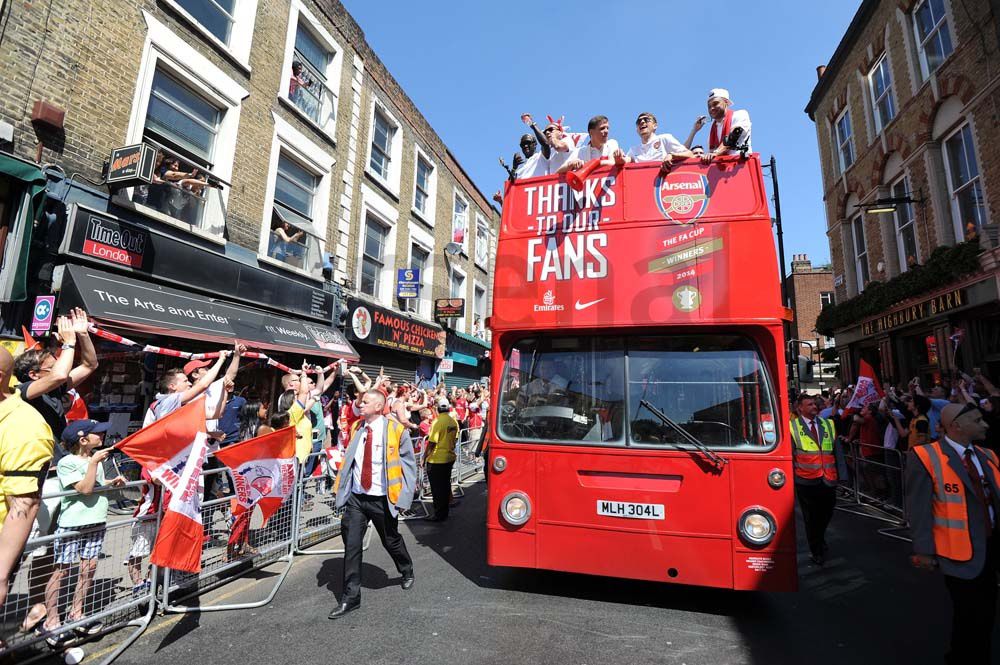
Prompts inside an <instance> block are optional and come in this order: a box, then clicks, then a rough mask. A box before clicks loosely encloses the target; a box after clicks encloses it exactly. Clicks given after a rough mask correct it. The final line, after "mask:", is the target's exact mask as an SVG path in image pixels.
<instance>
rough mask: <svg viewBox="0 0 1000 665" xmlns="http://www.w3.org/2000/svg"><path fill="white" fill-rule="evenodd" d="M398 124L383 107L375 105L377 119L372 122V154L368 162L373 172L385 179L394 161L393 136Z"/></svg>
mask: <svg viewBox="0 0 1000 665" xmlns="http://www.w3.org/2000/svg"><path fill="white" fill-rule="evenodd" d="M396 129H397V128H396V126H395V125H394V124H393V123H392V121H390V120H389V117H388V116H387V115H386V114H385V112H384V111H382V109H381V108H379V107H375V119H374V121H373V122H372V154H371V159H370V160H369V162H368V165H369V167H370V168H371V170H372V172H374V173H375V174H376V175H378V176H379V177H380V178H382V179H383V180H388V179H389V167H390V165H391V162H392V138H393V135H394V134H395V133H396Z"/></svg>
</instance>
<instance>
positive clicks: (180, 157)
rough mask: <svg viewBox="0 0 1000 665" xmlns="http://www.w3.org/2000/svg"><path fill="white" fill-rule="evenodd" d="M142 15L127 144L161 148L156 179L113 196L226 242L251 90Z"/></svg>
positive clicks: (146, 14) (120, 200)
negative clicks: (143, 31) (242, 120)
mask: <svg viewBox="0 0 1000 665" xmlns="http://www.w3.org/2000/svg"><path fill="white" fill-rule="evenodd" d="M251 4H254V5H255V4H256V3H255V2H252V3H251ZM241 6H243V3H242V1H241ZM141 14H142V17H143V20H144V21H145V23H146V30H147V32H146V41H145V44H144V46H143V50H142V57H141V59H140V63H139V73H138V75H137V76H136V83H135V86H136V87H135V97H134V101H133V103H132V109H131V114H130V116H129V124H128V130H127V132H126V135H125V136H124V137H123V142H124V144H126V145H128V144H133V143H140V142H144V143H148V144H150V145H153V146H154V147H155V148H156V149H157V155H156V162H155V168H154V175H155V179H154V181H153V182H152V183H150V184H148V185H139V186H136V187H131V188H128V189H124V190H120V191H118V192H117V193H115V195H114V196H115V198H116V200H117V201H118V202H119V204H122V205H125V204H129V205H132V206H133V207H135V208H136V209H137V210H139V211H140V212H142V213H143V214H145V215H147V216H149V217H153V218H156V219H159V220H160V221H162V222H164V223H167V224H172V225H174V226H179V227H181V228H184V229H185V230H189V231H191V232H193V233H196V234H198V235H201V236H203V237H205V238H207V239H209V240H211V241H214V242H224V240H225V227H226V201H227V199H228V195H229V191H228V189H229V185H228V184H227V183H228V181H230V180H232V173H233V158H234V156H235V153H236V139H237V134H238V130H239V120H240V107H241V102H242V100H243V99H244V98H246V97H247V95H249V94H250V93H249V92H248V91H247V90H246V89H245V88H243V87H242V86H240V85H239V83H237V82H236V81H235V80H234V79H233V78H232V77H231V76H229V74H227V73H226V72H225V71H223V70H222V69H220V68H219V67H218V66H216V65H215V64H214V63H213V62H212V61H211V60H209V59H208V58H207V57H205V56H204V55H203V54H202V53H200V52H198V51H197V50H195V49H194V48H193V47H192V46H191V44H189V43H188V41H187V40H186V39H184V38H182V37H181V36H180V35H178V34H177V33H175V32H174V31H173V30H171V29H170V28H169V27H168V26H166V25H165V24H164V23H162V22H161V21H160V20H159V19H157V18H156V17H155V16H153V15H152V14H150V13H149V12H147V11H145V10H142V12H141Z"/></svg>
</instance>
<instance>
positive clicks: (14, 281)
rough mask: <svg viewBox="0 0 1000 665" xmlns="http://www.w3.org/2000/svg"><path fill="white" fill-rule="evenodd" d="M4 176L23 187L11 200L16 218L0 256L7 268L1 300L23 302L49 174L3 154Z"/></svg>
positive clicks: (0, 282)
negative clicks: (36, 228) (35, 221)
mask: <svg viewBox="0 0 1000 665" xmlns="http://www.w3.org/2000/svg"><path fill="white" fill-rule="evenodd" d="M0 174H3V175H5V176H7V177H9V178H13V179H15V180H18V181H19V183H18V184H19V185H20V186H19V187H15V188H14V189H13V191H14V192H15V195H14V196H11V197H10V201H11V207H12V208H13V212H12V213H10V214H12V215H16V218H15V219H14V221H13V223H12V224H11V226H10V229H9V232H8V235H7V239H6V242H5V243H4V245H5V247H4V255H3V256H2V257H0V263H2V264H3V265H4V266H5V269H4V271H3V275H2V276H0V301H3V302H19V301H22V300H24V299H25V298H26V297H27V275H28V251H29V249H30V248H31V230H32V227H33V226H34V220H35V219H37V217H38V214H39V212H40V211H41V209H42V204H43V202H44V201H45V174H44V173H42V171H41V169H39V168H38V165H37V164H33V163H31V162H28V161H25V160H23V159H19V158H17V157H14V156H13V155H7V154H3V153H0ZM0 221H2V220H0Z"/></svg>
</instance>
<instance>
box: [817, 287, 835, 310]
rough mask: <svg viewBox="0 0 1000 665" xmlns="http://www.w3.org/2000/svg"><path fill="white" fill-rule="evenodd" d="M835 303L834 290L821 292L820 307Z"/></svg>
mask: <svg viewBox="0 0 1000 665" xmlns="http://www.w3.org/2000/svg"><path fill="white" fill-rule="evenodd" d="M832 304H833V291H821V292H820V294H819V306H820V309H822V308H824V307H826V306H827V305H832Z"/></svg>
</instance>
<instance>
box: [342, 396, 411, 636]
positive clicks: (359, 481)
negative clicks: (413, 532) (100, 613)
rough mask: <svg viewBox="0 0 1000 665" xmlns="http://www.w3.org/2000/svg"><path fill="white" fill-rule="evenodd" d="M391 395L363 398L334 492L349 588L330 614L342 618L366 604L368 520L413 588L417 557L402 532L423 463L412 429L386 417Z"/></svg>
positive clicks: (405, 583)
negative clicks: (363, 576) (364, 573)
mask: <svg viewBox="0 0 1000 665" xmlns="http://www.w3.org/2000/svg"><path fill="white" fill-rule="evenodd" d="M385 401H386V398H385V395H384V394H382V393H381V392H380V391H378V390H369V391H368V392H366V393H365V394H364V396H362V398H361V420H358V421H356V422H355V423H354V425H352V427H351V429H352V431H351V436H350V443H349V444H348V445H347V450H346V451H344V461H343V463H342V464H341V466H340V471H339V472H338V473H337V480H336V481H335V484H334V488H333V493H334V495H335V496H336V497H337V503H336V506H337V508H343V509H344V516H343V518H342V519H341V523H340V530H341V536H342V538H343V540H344V591H343V593H342V594H341V596H340V604H339V605H337V607H336V608H334V610H333V611H332V612H331V613H330V618H331V619H339V618H340V617H342V616H344V615H345V614H347V613H348V612H351V611H353V610H356V609H358V607H360V606H361V555H362V549H363V545H362V543H363V542H364V539H365V531H366V530H367V529H368V522H371V523H372V526H374V527H375V530H376V531H377V532H378V535H379V538H380V539H381V540H382V544H383V545H384V546H385V549H386V550H387V551H388V552H389V555H390V556H392V560H393V563H395V564H396V570H398V571H399V574H400V575H401V576H402V587H403V589H410V588H411V587H412V586H413V560H412V559H411V558H410V553H409V552H408V551H407V550H406V543H404V542H403V537H402V536H400V535H399V518H398V515H399V511H400V510H406V509H407V508H409V507H410V502H411V501H412V500H413V490H414V488H415V487H416V481H417V462H416V459H415V457H414V455H413V444H412V443H411V442H410V433H409V432H408V431H407V428H406V427H404V426H403V425H400V424H399V423H398V422H396V421H395V420H391V419H389V418H386V417H385V416H384V415H382V411H383V410H384V409H385Z"/></svg>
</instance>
